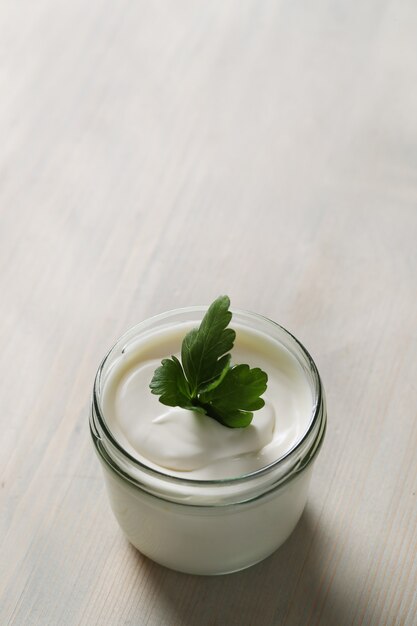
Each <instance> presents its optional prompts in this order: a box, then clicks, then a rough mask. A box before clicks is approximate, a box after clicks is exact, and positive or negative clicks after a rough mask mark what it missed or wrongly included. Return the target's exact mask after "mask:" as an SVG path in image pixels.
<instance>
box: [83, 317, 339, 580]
mask: <svg viewBox="0 0 417 626" xmlns="http://www.w3.org/2000/svg"><path fill="white" fill-rule="evenodd" d="M205 312H206V309H205V308H204V307H190V308H186V309H178V310H175V311H169V312H167V313H163V314H161V315H158V316H156V317H153V318H151V319H148V320H146V321H144V322H142V323H140V324H138V325H137V326H135V327H134V328H132V329H130V330H129V331H128V332H127V333H126V334H124V335H123V336H122V337H121V338H120V339H119V340H118V341H117V342H116V344H115V345H114V346H113V348H112V349H111V350H110V351H109V353H108V354H107V356H106V357H105V358H104V360H103V361H102V363H101V365H100V367H99V369H98V372H97V375H96V378H95V382H94V390H93V399H92V407H91V414H90V428H91V435H92V438H93V442H94V446H95V449H96V451H97V454H98V457H99V459H100V461H101V465H102V468H103V470H104V477H105V481H106V486H107V492H108V496H109V499H110V504H111V507H112V510H113V513H114V515H115V516H116V519H117V521H118V523H119V525H120V527H121V529H122V530H123V532H124V533H125V535H126V537H127V538H128V540H129V541H130V542H131V543H132V544H133V545H134V546H135V547H136V548H138V549H139V550H140V551H141V552H142V553H143V554H144V555H146V556H148V557H149V558H151V559H153V560H154V561H156V562H158V563H160V564H162V565H165V566H166V567H169V568H172V569H175V570H179V571H182V572H187V573H191V574H223V573H230V572H234V571H238V570H241V569H244V568H246V567H249V566H250V565H253V564H255V563H257V562H259V561H261V560H262V559H264V558H265V557H267V556H269V555H270V554H271V553H272V552H274V551H275V550H276V549H277V548H278V547H279V546H280V545H281V544H282V543H283V542H284V541H285V540H286V539H287V538H288V537H289V535H290V534H291V532H292V531H293V529H294V528H295V526H296V524H297V522H298V520H299V519H300V517H301V514H302V512H303V509H304V506H305V504H306V500H307V492H308V485H309V481H310V477H311V472H312V467H313V461H314V460H315V458H316V456H317V453H318V451H319V449H320V446H321V444H322V441H323V437H324V433H325V429H326V419H327V413H326V404H325V397H324V391H323V387H322V383H321V380H320V376H319V373H318V371H317V368H316V366H315V364H314V362H313V360H312V358H311V357H310V355H309V354H308V352H307V350H306V349H305V348H304V347H303V346H302V345H301V343H300V342H299V341H298V340H297V339H296V338H295V337H294V336H293V335H291V334H290V333H289V332H288V331H286V330H285V329H284V328H282V327H281V326H279V325H278V324H276V323H275V322H273V321H271V320H269V319H267V318H265V317H262V316H260V315H257V314H254V313H249V312H246V311H234V310H233V311H232V312H233V324H236V325H239V326H241V327H242V326H243V327H246V328H249V329H253V330H256V331H258V332H261V333H263V334H264V335H267V336H268V337H269V338H271V339H273V340H274V341H275V342H278V343H279V344H280V345H281V346H283V347H284V348H286V349H287V350H288V351H289V353H290V354H291V355H292V356H293V357H294V358H295V359H296V361H297V362H298V364H299V365H300V366H301V369H302V372H303V373H304V375H305V377H306V380H307V382H308V385H309V387H310V389H311V396H312V406H311V419H310V422H309V425H308V428H307V429H306V431H305V433H304V435H303V436H302V437H301V439H300V440H299V441H297V442H296V444H295V445H294V446H293V447H292V448H291V449H289V450H287V451H286V452H285V454H283V455H282V456H280V457H279V458H277V459H276V460H275V461H274V462H273V463H270V464H269V465H268V466H266V467H262V468H261V469H259V470H257V471H254V472H251V473H249V474H246V475H243V476H238V477H235V478H230V479H221V480H195V479H194V480H193V479H189V478H188V479H187V478H182V477H177V476H172V475H169V474H167V473H163V472H162V471H157V470H156V469H153V468H151V467H148V466H147V465H146V464H145V463H143V462H141V461H139V460H138V459H136V458H134V457H133V456H132V455H131V454H130V453H129V452H128V451H127V450H125V449H124V448H123V446H122V445H121V444H120V442H119V441H117V440H116V438H115V437H114V435H113V434H112V432H111V430H110V429H109V426H108V423H107V422H106V415H105V413H104V411H103V403H102V394H103V388H104V385H105V383H106V380H107V378H108V376H109V373H110V372H111V369H112V366H113V365H114V363H115V362H116V361H117V360H118V359H119V358H120V357H121V356H122V355H123V354H124V352H125V351H126V350H127V349H128V347H129V345H131V344H133V343H134V342H135V340H137V339H138V338H139V337H140V338H141V340H146V337H147V336H148V335H149V336H150V335H152V334H154V333H157V332H158V330H162V329H165V328H167V327H169V326H172V327H174V326H176V325H178V324H180V323H184V322H193V323H194V325H195V326H198V324H199V323H200V321H201V319H202V317H203V315H204V313H205ZM255 415H256V414H255Z"/></svg>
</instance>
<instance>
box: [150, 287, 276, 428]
mask: <svg viewBox="0 0 417 626" xmlns="http://www.w3.org/2000/svg"><path fill="white" fill-rule="evenodd" d="M229 307H230V300H229V298H228V297H227V296H219V297H218V298H217V299H216V300H215V301H214V302H213V303H212V304H211V305H210V307H209V308H208V310H207V312H206V314H205V315H204V317H203V320H202V321H201V324H200V326H199V327H198V328H194V329H193V330H191V331H190V332H189V333H187V334H186V336H185V337H184V340H183V342H182V347H181V362H180V361H179V360H178V358H177V357H175V356H171V358H170V359H163V360H162V364H161V365H160V367H158V368H157V369H156V370H155V373H154V375H153V378H152V381H151V383H150V385H149V386H150V388H151V391H152V393H154V394H155V395H158V396H160V398H159V401H160V402H162V404H165V405H167V406H179V407H182V408H184V409H189V410H190V411H197V412H199V413H202V414H205V415H208V416H210V417H212V418H214V419H215V420H217V421H218V422H220V423H221V424H223V425H224V426H228V427H229V428H244V427H246V426H249V424H250V423H251V421H252V418H253V411H257V410H258V409H261V408H262V407H263V406H264V404H265V402H264V400H263V399H262V398H261V397H260V396H261V395H262V394H263V393H264V392H265V390H266V387H267V382H268V376H267V374H266V373H265V372H263V371H262V370H261V369H260V368H259V367H255V368H250V367H249V365H233V366H231V355H230V354H229V351H230V350H231V349H232V348H233V344H234V341H235V338H236V333H235V331H234V330H232V329H231V328H227V326H228V325H229V323H230V320H231V319H232V313H231V312H230V311H229Z"/></svg>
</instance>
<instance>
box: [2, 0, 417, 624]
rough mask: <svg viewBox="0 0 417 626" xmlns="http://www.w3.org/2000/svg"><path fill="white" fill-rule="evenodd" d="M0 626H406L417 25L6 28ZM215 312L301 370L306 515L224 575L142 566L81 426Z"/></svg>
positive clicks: (351, 10)
mask: <svg viewBox="0 0 417 626" xmlns="http://www.w3.org/2000/svg"><path fill="white" fill-rule="evenodd" d="M0 18H1V19H0V22H1V27H0V29H1V34H0V63H1V65H0V81H1V98H0V137H1V144H0V145H1V151H0V207H1V208H0V220H1V229H0V244H1V245H0V268H1V269H0V271H1V291H0V293H1V295H2V301H1V313H0V315H1V325H0V333H1V350H0V373H1V381H2V382H1V391H0V419H1V438H0V454H1V489H0V494H1V510H0V529H1V537H0V545H1V558H0V594H1V599H0V603H1V609H0V623H1V624H13V625H16V624H19V625H25V626H26V625H29V626H35V625H42V626H45V625H49V624H52V625H59V626H61V625H68V624H71V625H72V624H85V625H88V626H92V625H95V624H97V625H100V626H102V625H119V624H131V625H139V626H142V625H145V626H157V625H162V624H164V625H167V626H175V625H177V626H183V625H184V626H204V625H209V624H210V625H214V624H215V625H219V626H224V625H236V626H263V625H287V626H288V625H298V624H299V625H302V626H306V625H317V624H320V625H321V624H325V625H327V624H328V625H331V626H333V625H334V626H344V625H345V624H346V625H348V624H349V625H350V624H354V625H362V624H363V625H378V626H379V625H394V624H395V625H410V626H411V625H415V624H417V598H416V587H417V580H416V579H417V569H416V568H417V566H416V562H417V561H416V543H417V536H416V526H417V515H416V507H417V495H416V491H417V454H416V446H417V245H416V241H417V115H416V112H417V43H416V41H417V38H416V32H417V5H416V3H415V2H414V0H400V2H394V1H393V0H391V1H388V2H372V1H371V0H365V1H364V2H361V3H349V2H336V1H333V2H330V1H324V0H319V1H318V2H315V3H311V2H307V1H306V0H302V1H301V2H275V1H274V0H266V1H265V2H259V0H249V1H248V2H238V1H237V0H218V1H216V0H215V1H212V2H207V3H197V2H195V3H191V2H185V1H183V0H176V1H175V2H169V1H168V0H166V1H164V0H161V1H159V2H140V1H138V2H128V1H127V0H121V1H120V2H111V1H110V0H90V2H82V1H81V0H73V1H72V2H52V0H38V1H37V2H29V1H26V2H24V1H22V2H12V0H5V1H4V2H3V3H2V5H1V8H0ZM220 293H228V294H229V295H230V297H231V299H232V304H233V305H234V306H235V307H237V308H246V309H251V310H256V311H258V312H260V313H263V314H265V315H267V316H269V317H271V318H273V319H275V320H277V321H279V322H280V323H281V324H282V325H284V326H285V327H287V328H288V329H290V330H291V331H292V332H294V333H295V334H296V335H297V336H298V337H299V338H300V339H301V340H302V341H303V342H304V344H305V345H306V346H307V348H308V349H309V350H310V351H311V352H312V354H313V355H314V357H315V359H316V362H317V364H318V366H319V369H320V371H321V373H322V377H323V380H324V383H325V387H326V390H327V397H328V411H329V428H328V433H327V437H326V442H325V446H324V448H323V451H322V454H321V455H320V457H319V460H318V462H317V463H316V467H315V473H314V477H313V482H312V485H311V492H310V497H309V502H308V506H307V509H306V511H305V514H304V516H303V517H302V520H301V522H300V524H299V525H298V527H297V529H296V531H295V532H294V534H293V535H292V537H291V538H290V539H289V540H288V542H287V543H286V544H285V545H284V546H283V547H282V548H281V549H280V550H279V551H278V552H277V553H275V554H274V555H273V556H272V557H270V558H269V559H267V560H266V561H265V562H264V563H262V564H260V565H257V566H255V567H253V568H251V569H249V570H247V571H244V572H241V573H239V574H234V575H230V576H225V577H218V578H208V577H207V578H206V577H193V576H187V575H182V574H178V573H175V572H172V571H169V570H167V569H164V568H163V567H160V566H158V565H156V564H154V563H152V562H151V561H149V560H147V559H146V558H143V557H142V556H141V555H140V554H139V553H138V552H136V551H135V550H134V549H133V548H131V547H130V546H129V544H128V543H127V542H126V541H125V539H124V538H123V537H122V535H121V533H120V532H119V529H118V527H117V525H116V522H115V521H114V519H113V517H112V515H111V512H110V509H109V506H108V503H107V499H106V494H105V492H104V487H103V482H102V476H101V472H100V467H99V464H98V461H97V459H96V458H95V456H94V452H93V448H92V445H91V442H90V437H89V431H88V411H89V402H90V393H91V389H92V381H93V377H94V374H95V371H96V368H97V366H98V363H99V361H100V359H101V357H102V356H103V354H104V353H105V351H106V350H107V349H108V348H109V347H110V345H111V344H112V342H113V341H114V340H115V339H116V338H117V336H118V335H119V334H121V333H122V332H123V331H124V330H126V329H127V328H128V327H129V326H131V325H133V324H135V323H136V322H138V321H140V320H142V319H144V318H146V317H148V316H150V315H153V314H156V313H158V312H161V311H163V310H166V309H169V308H175V307H180V306H185V305H189V304H200V303H209V302H210V301H211V300H212V299H214V297H215V296H217V295H218V294H220Z"/></svg>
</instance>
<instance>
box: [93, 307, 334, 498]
mask: <svg viewBox="0 0 417 626" xmlns="http://www.w3.org/2000/svg"><path fill="white" fill-rule="evenodd" d="M206 310H207V306H190V307H183V308H178V309H171V310H169V311H165V312H164V313H159V314H158V315H154V316H152V317H149V318H146V319H145V320H143V321H141V322H139V323H138V324H136V325H135V326H133V327H131V328H130V329H129V330H127V331H126V332H125V333H123V335H121V336H120V337H119V339H117V341H116V342H115V343H114V344H113V346H112V347H111V348H110V350H109V351H108V352H107V354H106V355H105V357H104V358H103V360H102V361H101V363H100V366H99V368H98V370H97V373H96V376H95V379H94V387H93V399H92V409H93V410H92V411H91V416H90V426H91V431H92V435H93V438H97V439H100V440H102V439H103V437H104V438H105V439H106V440H107V442H108V443H109V444H110V446H111V448H112V449H113V450H114V451H116V453H117V455H121V458H122V459H123V460H124V461H127V462H128V463H129V464H131V465H132V466H133V467H134V468H135V469H136V470H139V471H140V472H144V473H145V474H147V475H149V476H152V477H154V478H155V479H158V480H162V481H163V482H164V483H166V482H167V481H168V482H169V483H170V484H173V485H184V486H189V487H200V488H201V487H204V486H206V487H210V486H212V487H214V486H219V487H220V486H228V485H230V486H233V485H240V484H242V483H245V482H247V481H251V480H253V479H257V478H260V477H262V476H264V475H266V474H269V473H270V472H272V471H273V470H275V469H278V468H281V467H283V466H284V465H285V463H286V462H288V461H289V460H290V459H291V458H292V457H296V456H297V453H298V452H299V451H300V450H301V449H302V447H303V445H305V443H306V441H307V440H308V439H309V438H310V437H311V435H312V433H313V432H314V431H315V429H316V428H317V424H318V422H320V420H321V419H323V410H322V408H323V403H324V392H323V387H322V383H321V379H320V375H319V372H318V370H317V367H316V364H315V362H314V360H313V358H312V357H311V355H310V353H309V352H308V350H307V349H306V348H305V347H304V346H303V344H302V343H301V342H300V341H299V340H298V339H297V338H296V337H295V336H294V335H293V334H292V333H290V332H289V331H288V330H287V329H286V328H284V327H283V326H281V325H280V324H278V323H277V322H275V321H273V320H271V319H270V318H268V317H265V316H263V315H260V314H258V313H253V312H252V311H247V310H242V309H234V308H231V312H232V314H235V315H237V316H240V317H243V318H246V319H248V318H251V319H255V320H258V321H259V322H260V323H261V324H265V323H266V324H267V325H272V326H273V327H274V328H278V329H279V331H280V332H281V333H284V335H285V336H286V337H287V338H288V339H289V341H290V342H293V343H294V344H295V346H296V347H297V348H298V349H299V350H300V351H301V353H302V355H303V356H304V358H305V361H306V363H307V364H308V366H309V370H310V374H311V378H312V380H313V383H314V384H313V386H312V392H313V398H312V409H311V417H310V421H309V425H308V427H307V429H306V431H305V432H304V434H303V435H302V437H300V439H299V440H298V441H296V442H295V443H294V445H293V446H292V447H291V448H290V449H289V450H287V451H286V452H285V453H284V454H282V455H281V456H280V457H278V458H277V459H275V460H274V461H272V462H271V463H269V464H267V465H265V466H263V467H260V468H258V469H256V470H254V471H251V472H248V473H245V474H241V475H238V476H232V477H228V478H217V479H204V480H202V479H196V478H183V477H181V476H176V475H175V476H174V475H172V474H169V473H165V472H163V471H159V470H157V469H155V468H153V467H150V466H149V465H146V463H143V462H142V461H140V460H139V459H137V458H135V457H134V456H133V455H131V454H130V453H129V452H128V451H127V450H126V449H125V448H124V447H123V446H122V445H121V443H120V442H119V441H118V440H117V438H116V437H115V436H114V435H113V433H112V431H111V430H110V428H109V427H108V425H107V423H106V420H105V417H104V414H103V410H102V407H101V403H100V392H101V390H100V385H101V382H102V375H103V370H104V367H105V365H106V363H107V361H108V359H109V358H110V356H111V355H112V354H113V353H114V351H115V350H116V349H117V348H118V347H120V345H121V344H123V343H124V342H125V341H126V340H127V339H128V338H129V339H131V338H132V337H134V336H136V335H137V334H138V333H139V332H141V331H142V332H144V331H146V329H147V328H151V327H152V326H153V325H154V324H155V323H158V322H163V321H164V320H168V319H169V318H172V317H174V316H178V315H181V314H192V313H201V314H204V313H205V312H206ZM293 356H294V357H295V358H297V357H296V355H294V354H293ZM297 361H298V362H299V359H297ZM300 365H302V364H301V363H300ZM324 419H325V415H324ZM97 426H98V427H99V429H98V428H97ZM323 435H324V429H323V430H322V431H321V439H322V437H323ZM315 439H316V438H315V437H314V438H313V440H314V441H315ZM96 448H97V445H96ZM309 450H310V446H309V447H308V450H307V452H308V451H309ZM112 460H113V461H114V459H112ZM123 473H124V474H125V472H123ZM130 479H131V480H133V481H134V480H135V479H134V478H133V477H131V478H130ZM140 486H141V487H142V485H140Z"/></svg>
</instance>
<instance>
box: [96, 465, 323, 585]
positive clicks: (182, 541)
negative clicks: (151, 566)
mask: <svg viewBox="0 0 417 626" xmlns="http://www.w3.org/2000/svg"><path fill="white" fill-rule="evenodd" d="M100 460H101V461H102V466H103V469H104V475H105V480H106V487H107V491H108V496H109V500H110V504H111V508H112V510H113V513H114V515H115V517H116V519H117V521H118V523H119V525H120V527H121V529H122V530H123V532H124V534H125V535H126V537H127V539H128V540H129V541H130V542H131V543H132V544H133V545H134V546H135V547H136V548H138V550H140V552H142V553H143V554H144V555H146V556H148V557H149V558H151V559H152V560H154V561H156V562H157V563H160V564H161V565H164V566H166V567H169V568H171V569H175V570H178V571H182V572H186V573H190V574H206V575H211V574H225V573H231V572H234V571H238V570H241V569H244V568H246V567H249V566H251V565H253V564H255V563H257V562H259V561H261V560H262V559H264V558H265V557H267V556H269V555H270V554H272V553H273V552H274V551H275V550H276V549H277V548H278V547H279V546H280V545H282V544H283V543H284V541H285V540H286V539H287V538H288V537H289V535H290V534H291V533H292V531H293V530H294V528H295V526H296V525H297V522H298V520H299V519H300V517H301V514H302V512H303V510H304V507H305V504H306V500H307V492H308V485H309V482H310V477H311V471H312V464H310V465H309V466H308V467H307V468H306V469H304V471H303V472H301V473H299V474H297V475H296V476H294V477H293V478H292V479H291V480H290V481H289V482H287V483H286V484H285V485H283V486H281V487H279V488H277V489H275V491H273V492H272V493H269V494H265V495H264V496H262V497H260V498H257V499H256V500H252V501H251V502H248V503H242V504H233V505H228V506H221V507H204V506H188V505H185V504H177V503H173V502H168V501H166V500H161V499H158V498H156V497H154V496H151V495H149V494H148V493H146V492H144V491H142V490H141V489H140V488H138V487H137V486H135V485H132V484H131V483H129V482H128V481H127V480H125V479H124V478H122V477H120V476H118V475H117V474H115V472H114V471H113V470H112V469H110V468H109V467H108V466H107V464H106V463H105V462H104V461H103V460H102V459H100ZM196 557H197V558H196ZM197 564H198V565H197Z"/></svg>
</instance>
